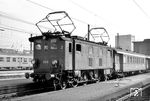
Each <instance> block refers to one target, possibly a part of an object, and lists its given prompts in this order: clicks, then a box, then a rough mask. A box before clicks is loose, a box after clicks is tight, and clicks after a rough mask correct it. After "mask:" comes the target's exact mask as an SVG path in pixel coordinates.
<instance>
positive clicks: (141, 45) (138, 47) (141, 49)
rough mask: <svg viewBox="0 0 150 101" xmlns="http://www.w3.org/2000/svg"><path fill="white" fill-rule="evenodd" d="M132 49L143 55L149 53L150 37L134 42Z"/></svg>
mask: <svg viewBox="0 0 150 101" xmlns="http://www.w3.org/2000/svg"><path fill="white" fill-rule="evenodd" d="M134 51H135V52H137V53H142V54H145V55H150V39H145V40H144V41H137V42H134Z"/></svg>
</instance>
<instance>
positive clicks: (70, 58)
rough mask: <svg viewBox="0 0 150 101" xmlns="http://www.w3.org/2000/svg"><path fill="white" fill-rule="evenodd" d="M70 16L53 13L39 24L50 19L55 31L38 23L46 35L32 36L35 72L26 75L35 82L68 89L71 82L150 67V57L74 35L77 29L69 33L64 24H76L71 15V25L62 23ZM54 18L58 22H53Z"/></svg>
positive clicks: (103, 78)
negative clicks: (47, 29) (46, 29)
mask: <svg viewBox="0 0 150 101" xmlns="http://www.w3.org/2000/svg"><path fill="white" fill-rule="evenodd" d="M62 13H63V17H62V16H61V19H58V18H56V19H51V16H53V15H54V14H62ZM67 17H68V14H67V13H66V12H65V11H59V12H52V13H49V14H48V15H47V16H46V17H45V18H44V19H42V20H41V21H39V22H38V23H37V24H36V25H37V26H38V24H39V23H43V22H46V21H47V22H50V24H52V25H53V27H54V31H53V32H52V31H47V32H43V31H42V30H41V29H40V27H42V26H40V27H39V26H38V28H39V29H40V31H41V33H42V35H39V36H35V37H31V38H29V41H30V42H33V43H34V54H33V60H32V63H33V70H34V72H33V73H31V74H29V73H26V75H25V76H26V78H29V77H31V78H33V81H34V82H51V84H53V85H60V87H61V88H62V89H65V88H66V87H67V85H71V86H73V87H75V86H77V85H78V84H79V83H84V84H86V83H87V82H88V81H96V82H97V81H104V80H107V79H114V78H117V77H119V76H120V77H121V76H127V75H130V74H134V73H140V72H146V71H147V70H149V69H150V57H149V56H146V55H144V54H139V53H135V52H130V51H124V50H121V49H115V48H112V47H110V46H108V45H106V43H105V42H94V41H90V40H88V38H82V37H79V36H71V35H70V33H71V32H72V31H73V30H74V29H72V30H70V32H68V31H66V30H64V29H63V26H65V25H67V26H68V25H70V22H71V24H73V22H72V20H71V19H70V18H68V19H69V20H71V21H70V22H69V24H66V23H65V24H62V23H61V20H62V19H63V18H67ZM53 21H56V22H57V23H55V24H53ZM59 21H60V22H59ZM60 23H61V24H60ZM56 24H58V25H56ZM73 27H74V26H73ZM42 28H43V27H42ZM58 29H59V31H58Z"/></svg>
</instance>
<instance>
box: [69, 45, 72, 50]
mask: <svg viewBox="0 0 150 101" xmlns="http://www.w3.org/2000/svg"><path fill="white" fill-rule="evenodd" d="M69 52H72V44H71V43H69Z"/></svg>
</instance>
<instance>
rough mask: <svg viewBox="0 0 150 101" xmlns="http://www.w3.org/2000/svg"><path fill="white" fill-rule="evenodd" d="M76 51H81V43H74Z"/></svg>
mask: <svg viewBox="0 0 150 101" xmlns="http://www.w3.org/2000/svg"><path fill="white" fill-rule="evenodd" d="M76 51H80V52H81V45H80V44H76Z"/></svg>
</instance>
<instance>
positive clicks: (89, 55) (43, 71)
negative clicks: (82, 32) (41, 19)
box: [29, 35, 113, 81]
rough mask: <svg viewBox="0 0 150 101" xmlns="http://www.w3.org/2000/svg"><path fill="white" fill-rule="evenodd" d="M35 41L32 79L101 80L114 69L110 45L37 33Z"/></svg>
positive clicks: (33, 38) (33, 40) (32, 40)
mask: <svg viewBox="0 0 150 101" xmlns="http://www.w3.org/2000/svg"><path fill="white" fill-rule="evenodd" d="M29 40H30V41H31V42H33V43H34V64H33V68H34V73H33V74H32V75H31V77H33V79H34V81H45V80H50V79H54V78H55V77H56V78H57V79H59V80H62V79H65V80H69V78H72V79H74V77H76V78H77V80H79V81H83V80H85V79H86V80H91V79H96V80H100V79H101V80H104V79H105V75H107V74H110V72H111V69H113V53H112V52H113V50H112V49H111V48H110V47H107V46H104V45H100V44H98V43H95V42H90V41H87V40H84V39H80V38H78V37H73V36H72V37H64V36H59V35H58V36H51V35H50V36H36V37H32V38H30V39H29Z"/></svg>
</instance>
